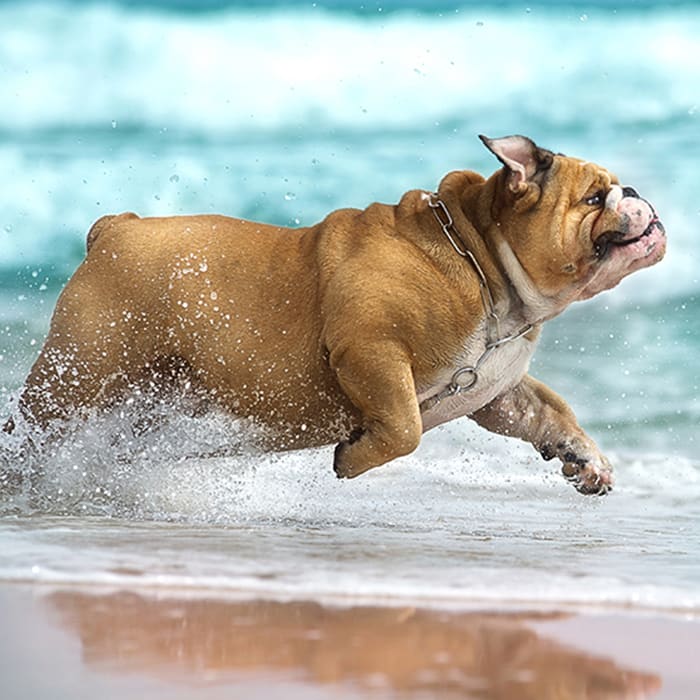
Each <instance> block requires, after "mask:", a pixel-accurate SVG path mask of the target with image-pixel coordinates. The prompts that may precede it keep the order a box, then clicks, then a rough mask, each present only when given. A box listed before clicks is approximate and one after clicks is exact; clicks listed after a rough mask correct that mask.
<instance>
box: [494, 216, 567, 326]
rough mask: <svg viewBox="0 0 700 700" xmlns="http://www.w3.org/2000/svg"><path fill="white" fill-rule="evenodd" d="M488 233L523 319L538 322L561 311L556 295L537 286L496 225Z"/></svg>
mask: <svg viewBox="0 0 700 700" xmlns="http://www.w3.org/2000/svg"><path fill="white" fill-rule="evenodd" d="M490 234H491V237H492V238H493V242H494V244H495V250H496V253H497V255H498V258H499V261H500V263H501V267H502V269H503V272H504V273H505V276H506V277H507V279H508V281H509V282H510V285H511V288H512V290H513V292H515V295H516V296H517V297H518V299H519V300H520V302H521V303H522V308H523V315H524V318H525V320H526V321H527V322H528V323H532V324H538V323H543V322H544V321H548V320H549V319H550V318H553V317H554V316H556V315H557V314H559V313H560V312H561V311H562V303H561V300H560V299H559V298H558V297H556V296H555V297H551V296H547V295H545V294H543V293H542V292H541V291H540V290H539V289H538V288H537V285H535V283H534V282H533V281H532V278H531V277H530V275H529V274H528V272H527V270H526V269H525V268H524V267H523V265H522V263H521V262H520V260H519V259H518V256H517V255H516V254H515V252H514V251H513V249H512V248H511V246H510V244H509V243H508V241H506V239H505V237H504V236H503V234H502V233H501V232H500V231H499V230H498V228H497V227H496V226H494V227H493V228H492V230H491V231H490Z"/></svg>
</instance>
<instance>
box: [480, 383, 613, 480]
mask: <svg viewBox="0 0 700 700" xmlns="http://www.w3.org/2000/svg"><path fill="white" fill-rule="evenodd" d="M470 418H473V419H474V420H475V421H476V422H477V423H478V424H479V425H481V426H483V427H484V428H487V429H488V430H490V431H492V432H494V433H499V434H501V435H508V436H512V437H517V438H520V439H521V440H525V441H527V442H530V443H532V445H533V446H534V447H535V449H537V451H538V452H539V453H540V454H541V455H542V456H543V457H544V458H545V459H552V458H554V457H558V458H559V459H560V460H561V461H562V462H563V464H564V466H563V468H562V472H563V474H564V476H565V477H566V478H567V479H569V480H570V481H571V482H573V483H574V485H575V486H576V488H577V489H578V490H579V491H580V492H581V493H586V494H604V493H607V492H608V491H610V490H611V489H612V485H613V476H612V467H611V466H610V463H609V462H608V460H607V459H606V457H605V456H604V455H603V454H602V453H601V452H600V450H599V449H598V447H597V446H596V444H595V443H594V442H593V440H591V438H589V437H588V435H586V433H585V432H584V431H583V430H582V429H581V427H580V426H579V424H578V422H577V421H576V416H575V415H574V413H573V411H572V410H571V409H570V408H569V406H568V405H567V403H566V402H565V401H564V400H563V399H562V398H561V397H560V396H558V395H557V394H555V393H554V392H553V391H552V390H551V389H550V388H549V387H547V386H545V385H544V384H542V383H541V382H538V381H537V380H536V379H533V378H532V377H530V376H525V377H524V379H523V380H522V381H521V382H520V384H518V385H517V386H515V387H514V388H513V389H511V390H510V391H507V392H506V393H504V394H502V395H501V396H499V397H497V398H496V399H494V400H493V401H492V402H491V403H489V404H487V405H486V406H484V407H483V408H481V409H479V410H478V411H476V412H475V413H474V414H472V415H471V416H470Z"/></svg>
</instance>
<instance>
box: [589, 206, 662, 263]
mask: <svg viewBox="0 0 700 700" xmlns="http://www.w3.org/2000/svg"><path fill="white" fill-rule="evenodd" d="M665 237H666V229H664V226H663V224H662V223H661V220H660V219H659V217H658V216H656V213H654V215H653V217H652V219H651V221H650V222H649V225H648V226H647V227H646V228H645V229H644V231H642V233H640V234H639V235H638V236H632V237H630V235H629V233H625V232H623V231H604V232H603V233H601V234H600V236H598V238H597V239H596V241H595V245H594V249H595V254H596V257H597V258H598V259H599V260H602V259H603V258H606V257H608V255H610V253H611V251H613V250H614V249H615V248H632V247H635V246H636V248H638V249H639V250H638V252H639V253H640V254H641V255H642V256H647V255H651V253H652V252H653V251H654V250H655V249H656V248H657V246H658V245H659V239H664V238H665ZM642 242H644V245H639V246H637V244H640V243H642Z"/></svg>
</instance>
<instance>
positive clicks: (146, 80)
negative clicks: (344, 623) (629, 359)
mask: <svg viewBox="0 0 700 700" xmlns="http://www.w3.org/2000/svg"><path fill="white" fill-rule="evenodd" d="M621 36H624V37H625V41H624V42H623V41H620V37H621ZM543 37H544V38H543ZM698 37H700V10H698V9H697V8H696V9H692V8H684V9H683V11H682V12H681V11H679V10H678V9H677V8H673V7H668V8H662V9H656V10H653V11H651V10H650V11H648V12H646V13H644V14H640V13H635V12H632V11H629V12H620V13H612V12H605V11H603V10H602V9H601V10H600V11H599V12H597V13H594V12H591V13H590V16H587V17H585V18H582V17H579V16H577V15H576V14H575V13H573V14H572V13H571V11H570V10H568V11H566V10H565V9H564V8H559V9H558V10H555V9H552V10H548V11H546V12H545V9H544V7H542V8H539V9H538V7H537V6H535V7H533V8H532V11H531V12H530V13H527V12H525V11H524V10H523V8H521V7H519V6H518V5H515V4H511V5H507V6H505V7H500V8H499V9H498V10H493V9H487V8H484V7H476V6H475V7H470V8H464V9H463V10H462V11H460V12H458V13H454V12H453V13H447V14H442V15H440V14H427V15H426V14H416V13H412V12H401V13H393V14H389V15H387V16H386V17H385V18H383V19H381V21H376V20H373V21H368V20H367V19H365V18H363V17H359V16H354V15H348V14H342V13H341V14H338V13H334V12H331V11H329V10H327V9H326V10H324V9H322V8H316V9H313V8H311V7H307V8H306V9H296V10H295V9H293V8H292V7H291V6H285V7H279V8H277V9H267V10H257V11H255V10H253V9H250V8H248V9H240V8H238V9H237V8H232V7H228V9H224V10H222V11H221V12H218V13H213V14H212V13H203V14H187V13H182V12H176V11H165V10H164V9H162V8H160V9H159V6H158V4H157V3H156V4H153V3H152V4H150V5H148V6H147V7H144V8H141V9H136V8H135V7H130V6H127V5H123V4H108V3H99V2H97V3H81V4H64V3H60V2H59V3H55V4H41V3H28V4H26V3H12V2H11V3H2V4H0V105H2V108H1V109H0V171H1V172H2V174H3V207H2V213H1V214H0V245H1V248H2V254H1V255H0V274H2V275H3V277H4V278H5V280H7V279H8V278H13V277H14V276H15V275H16V274H17V272H18V271H20V270H21V269H23V268H25V267H27V266H29V267H30V268H32V269H36V268H41V269H47V268H51V271H52V274H53V276H54V277H59V278H61V279H65V277H66V276H67V275H68V274H69V273H70V271H71V270H72V268H73V267H74V266H75V265H76V264H77V262H78V261H79V260H80V257H81V256H82V253H83V250H84V236H85V232H86V230H87V229H88V227H89V225H90V223H91V222H92V221H94V220H95V219H97V218H98V217H99V216H101V215H103V214H105V213H108V212H116V211H123V210H136V211H138V212H139V213H140V214H142V215H161V214H173V213H193V212H201V211H217V212H221V213H227V214H232V215H235V216H242V217H245V218H252V219H257V220H265V221H271V222H274V223H279V224H286V225H292V226H295V225H305V224H311V223H314V222H315V221H318V220H320V219H321V218H322V217H323V216H324V215H325V214H326V213H327V212H328V211H330V210H332V209H335V208H338V207H344V206H359V207H364V206H366V205H367V204H368V203H369V202H372V201H375V200H379V201H397V200H398V198H399V197H400V195H401V194H402V193H403V192H404V191H406V190H408V189H412V188H416V187H419V188H425V189H432V188H434V187H435V186H436V184H437V182H438V181H439V179H440V177H441V176H442V175H443V174H445V173H446V172H448V171H449V170H452V169H458V168H464V167H468V168H472V169H475V170H479V171H480V172H484V173H488V172H490V171H492V170H493V168H494V166H495V165H496V163H495V161H494V160H493V159H492V158H491V156H490V154H488V153H487V152H486V151H485V150H484V149H483V148H482V146H481V144H480V143H479V142H478V141H477V139H476V138H475V135H476V134H477V133H481V132H484V131H486V132H487V133H490V134H493V135H500V134H505V133H513V132H520V133H528V134H530V135H532V136H533V137H535V138H537V139H538V140H539V141H541V142H542V144H543V145H545V146H549V147H551V148H553V149H554V150H557V151H563V152H566V153H569V154H571V155H578V156H581V157H584V158H587V159H590V160H595V161H598V162H601V163H603V164H605V165H606V166H608V167H610V168H611V169H612V170H614V171H617V172H619V173H620V174H621V175H622V176H623V177H624V178H625V180H626V181H628V182H629V184H634V186H635V187H636V188H637V189H638V190H639V191H641V192H642V193H644V194H647V196H649V197H650V199H651V200H652V201H654V202H655V204H656V206H657V209H659V211H660V212H661V214H662V217H663V219H664V221H665V223H666V226H667V229H668V231H669V236H670V239H671V244H670V245H669V253H668V257H667V260H666V261H665V262H664V264H663V265H660V266H657V267H656V268H654V269H653V270H650V271H647V272H645V273H644V275H640V276H639V277H638V278H637V276H635V277H634V278H633V279H632V280H630V281H629V282H625V288H626V289H628V290H629V291H628V294H627V297H626V298H631V297H635V296H638V297H639V298H644V296H645V295H646V298H649V297H653V296H654V295H657V294H659V293H661V294H664V295H668V294H678V293H683V292H684V291H687V290H692V289H697V287H698V286H700V281H699V280H698V275H697V269H698V267H700V260H698V252H697V246H695V244H694V242H695V240H696V235H695V232H696V231H697V228H698V222H699V217H700V211H699V210H698V206H697V201H696V195H695V189H696V188H695V183H694V181H693V179H692V178H691V177H689V176H688V173H689V172H691V170H692V168H693V167H694V163H695V162H696V161H697V159H698V158H700V143H699V142H698V139H697V125H698V121H697V120H698V119H699V118H700V111H699V109H700V108H699V105H698V95H697V90H696V76H697V74H698V72H700V43H699V42H700V39H699V38H698ZM503 47H507V50H504V48H503ZM593 47H594V48H593Z"/></svg>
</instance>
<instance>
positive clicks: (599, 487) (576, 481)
mask: <svg viewBox="0 0 700 700" xmlns="http://www.w3.org/2000/svg"><path fill="white" fill-rule="evenodd" d="M561 471H562V474H563V475H564V478H565V479H566V480H567V481H568V482H569V483H571V484H573V485H574V488H575V489H576V490H577V491H578V492H579V493H582V494H584V495H587V496H605V495H606V494H608V493H610V491H612V489H613V477H612V468H611V467H610V465H609V464H608V462H607V460H605V461H604V463H603V465H601V466H596V465H594V464H592V463H591V462H584V461H582V460H579V461H578V462H566V463H565V464H564V466H563V467H562V470H561Z"/></svg>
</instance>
